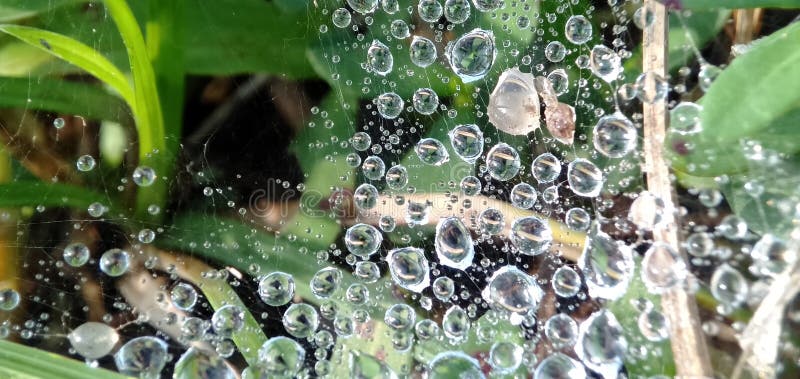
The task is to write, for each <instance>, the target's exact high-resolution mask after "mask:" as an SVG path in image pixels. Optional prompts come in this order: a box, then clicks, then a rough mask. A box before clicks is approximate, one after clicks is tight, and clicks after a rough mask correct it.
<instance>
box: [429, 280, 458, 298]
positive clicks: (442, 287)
mask: <svg viewBox="0 0 800 379" xmlns="http://www.w3.org/2000/svg"><path fill="white" fill-rule="evenodd" d="M432 288H433V295H434V296H436V298H437V299H439V301H443V302H449V301H450V298H451V297H453V293H455V290H456V287H455V283H454V282H453V279H450V278H448V277H446V276H440V277H438V278H436V280H434V281H433V286H432Z"/></svg>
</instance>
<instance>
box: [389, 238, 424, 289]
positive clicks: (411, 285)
mask: <svg viewBox="0 0 800 379" xmlns="http://www.w3.org/2000/svg"><path fill="white" fill-rule="evenodd" d="M386 262H387V263H388V264H389V272H390V273H391V274H392V280H393V281H394V282H395V284H397V285H399V286H400V287H403V288H405V289H407V290H410V291H414V292H422V290H423V289H425V288H426V287H428V285H430V277H429V276H428V275H429V271H430V266H429V265H428V259H427V258H425V253H424V252H423V251H422V249H418V248H415V247H402V248H399V249H394V250H390V251H389V253H388V254H386Z"/></svg>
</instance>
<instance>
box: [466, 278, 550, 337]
mask: <svg viewBox="0 0 800 379" xmlns="http://www.w3.org/2000/svg"><path fill="white" fill-rule="evenodd" d="M487 283H488V284H487V285H486V287H485V288H484V289H483V292H482V293H481V295H482V297H483V299H484V300H486V302H488V303H489V305H490V306H492V307H493V308H494V309H497V310H501V311H504V312H507V313H508V314H509V322H511V323H512V324H514V325H518V324H520V323H521V322H522V319H523V318H524V317H525V316H526V315H528V314H533V313H535V312H536V310H537V309H538V308H539V301H540V300H541V299H542V296H543V295H544V292H543V291H542V289H541V288H539V285H538V284H536V281H535V280H534V278H533V277H532V276H530V275H528V274H526V273H524V272H522V271H521V270H520V269H518V268H516V267H514V266H504V267H502V268H500V269H499V270H497V271H495V272H494V274H492V276H491V277H490V278H489V280H488V282H487Z"/></svg>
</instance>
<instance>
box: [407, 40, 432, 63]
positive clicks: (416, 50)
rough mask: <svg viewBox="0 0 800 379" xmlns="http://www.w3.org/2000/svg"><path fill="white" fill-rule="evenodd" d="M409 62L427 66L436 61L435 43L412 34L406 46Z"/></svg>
mask: <svg viewBox="0 0 800 379" xmlns="http://www.w3.org/2000/svg"><path fill="white" fill-rule="evenodd" d="M408 53H409V55H410V56H411V62H412V63H414V64H415V65H417V66H419V67H423V68H424V67H428V66H430V65H431V64H433V62H436V45H434V44H433V41H431V40H429V39H427V38H425V37H420V36H414V38H413V39H412V40H411V45H410V46H409V47H408Z"/></svg>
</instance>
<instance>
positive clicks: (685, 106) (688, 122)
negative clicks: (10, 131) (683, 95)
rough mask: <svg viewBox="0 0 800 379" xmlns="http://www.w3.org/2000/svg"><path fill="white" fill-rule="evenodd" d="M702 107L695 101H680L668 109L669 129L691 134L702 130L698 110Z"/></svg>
mask: <svg viewBox="0 0 800 379" xmlns="http://www.w3.org/2000/svg"><path fill="white" fill-rule="evenodd" d="M702 110H703V107H701V106H700V105H697V104H695V103H689V102H685V101H684V102H681V103H679V104H678V105H676V106H675V108H672V110H671V111H669V130H670V131H674V132H677V133H680V134H693V133H698V132H700V131H701V130H703V127H702V124H701V122H700V112H701V111H702Z"/></svg>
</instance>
